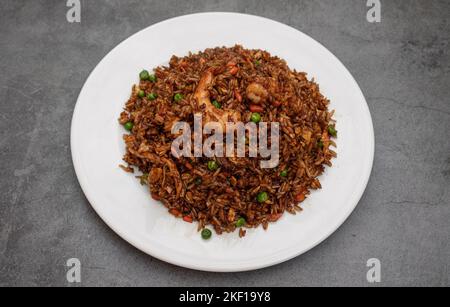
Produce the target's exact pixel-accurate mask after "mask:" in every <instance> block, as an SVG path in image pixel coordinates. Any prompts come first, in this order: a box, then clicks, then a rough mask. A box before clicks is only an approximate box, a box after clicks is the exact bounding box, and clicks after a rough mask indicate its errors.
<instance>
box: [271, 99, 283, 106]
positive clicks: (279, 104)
mask: <svg viewBox="0 0 450 307" xmlns="http://www.w3.org/2000/svg"><path fill="white" fill-rule="evenodd" d="M272 105H273V106H274V107H276V108H278V107H279V106H281V101H279V100H274V101H273V102H272Z"/></svg>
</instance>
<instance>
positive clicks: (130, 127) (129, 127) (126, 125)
mask: <svg viewBox="0 0 450 307" xmlns="http://www.w3.org/2000/svg"><path fill="white" fill-rule="evenodd" d="M123 126H124V128H125V130H128V131H131V130H133V126H134V125H133V123H132V122H127V123H126V124H125V125H123Z"/></svg>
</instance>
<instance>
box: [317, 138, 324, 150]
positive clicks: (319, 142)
mask: <svg viewBox="0 0 450 307" xmlns="http://www.w3.org/2000/svg"><path fill="white" fill-rule="evenodd" d="M317 147H319V148H320V149H322V148H323V147H324V144H323V141H322V140H319V141H318V142H317Z"/></svg>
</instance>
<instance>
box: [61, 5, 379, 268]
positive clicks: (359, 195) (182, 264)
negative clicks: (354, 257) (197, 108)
mask: <svg viewBox="0 0 450 307" xmlns="http://www.w3.org/2000/svg"><path fill="white" fill-rule="evenodd" d="M203 15H230V16H231V15H239V16H241V17H251V18H257V19H261V20H263V21H266V22H272V23H277V24H279V25H282V26H283V27H287V28H290V29H291V30H295V31H296V32H298V34H300V35H304V36H306V37H308V38H309V39H311V40H313V41H314V42H315V43H317V44H318V45H319V46H320V47H321V48H322V49H323V50H324V51H325V52H326V53H327V54H328V55H330V56H331V57H333V58H334V60H335V61H337V63H339V64H340V65H341V67H342V68H343V69H344V70H345V72H346V73H347V74H348V77H350V81H351V82H352V83H354V85H355V86H356V88H355V89H357V90H358V95H360V96H361V98H362V99H363V101H361V102H364V103H362V107H363V110H364V112H365V113H366V116H367V119H368V120H369V122H368V128H369V130H370V131H368V132H369V133H370V136H369V138H368V139H369V144H368V145H369V146H370V148H369V149H368V152H369V154H370V156H369V160H368V161H369V162H368V163H367V164H368V165H367V167H366V169H365V172H364V180H363V182H362V185H361V188H360V189H359V191H357V193H356V192H355V193H354V195H353V197H352V199H351V202H352V203H353V205H352V206H351V209H350V210H348V212H347V213H346V214H345V215H344V216H343V218H342V219H341V220H339V221H338V222H336V225H335V227H332V228H330V230H329V231H328V232H326V234H325V235H324V236H323V237H322V239H320V240H317V242H315V243H314V244H310V245H308V246H307V247H305V248H303V249H300V250H298V251H296V252H295V253H290V254H289V255H287V256H283V257H278V258H276V259H272V260H268V261H264V262H262V261H259V262H258V263H254V264H243V265H240V266H239V267H231V266H230V267H225V266H222V267H217V266H214V265H212V266H208V265H207V264H205V265H199V264H192V263H185V262H182V261H179V260H177V259H173V258H170V257H167V256H165V255H164V254H163V253H159V252H157V251H155V250H152V251H150V250H149V249H148V248H147V247H146V246H143V244H141V243H140V242H138V241H136V240H135V239H134V238H130V237H129V236H128V235H126V234H125V233H123V232H122V231H121V230H120V229H119V228H118V227H116V226H114V223H113V222H112V221H110V219H109V218H108V217H107V216H106V215H105V214H102V212H101V210H99V208H97V207H96V205H95V202H93V201H92V199H93V197H92V195H91V193H90V190H89V188H88V187H87V184H86V182H84V178H83V175H82V171H81V167H80V163H78V156H77V153H76V150H75V147H76V146H74V145H75V134H76V133H75V131H76V130H75V129H74V128H75V126H76V121H77V114H78V112H77V111H78V109H79V106H80V104H81V103H79V102H80V98H81V97H82V96H83V93H84V91H85V90H86V87H87V84H88V83H89V81H90V80H91V78H93V75H94V73H95V72H96V70H97V68H98V67H99V66H100V65H101V64H102V63H103V62H104V61H105V60H106V59H107V58H108V57H109V55H110V54H111V53H113V52H114V51H115V50H116V49H118V48H119V47H120V46H121V45H122V44H124V43H125V42H126V41H127V40H129V39H131V38H133V37H134V36H137V35H139V34H140V33H141V32H144V31H147V30H148V29H150V28H152V27H156V26H159V25H161V24H164V23H166V22H167V23H168V22H172V21H174V20H176V19H183V18H186V17H196V16H203ZM70 147H71V150H70V152H71V156H72V163H73V166H74V170H75V174H76V177H77V180H78V182H79V185H80V187H81V189H82V191H83V193H84V195H85V197H86V199H87V200H88V202H89V204H90V206H91V207H92V208H93V209H94V211H95V212H96V213H97V214H98V216H99V217H100V218H101V219H102V221H103V222H104V223H105V224H106V225H107V226H108V227H109V228H111V229H112V230H113V231H114V232H115V233H116V234H117V235H119V236H120V237H121V238H122V239H123V240H125V241H126V242H128V243H129V244H131V245H132V246H134V247H135V248H137V249H138V250H140V251H142V252H144V253H145V254H148V255H150V256H152V257H155V258H157V259H159V260H161V261H164V262H166V263H170V264H173V265H176V266H179V267H184V268H188V269H193V270H198V271H206V272H245V271H252V270H258V269H262V268H266V267H271V266H274V265H277V264H280V263H283V262H286V261H288V260H291V259H293V258H296V257H298V256H300V255H302V254H304V253H306V252H308V251H310V250H312V249H314V248H315V247H317V246H318V245H320V244H321V243H323V242H324V241H325V240H327V239H328V238H330V236H331V235H332V234H334V233H335V232H336V231H337V230H338V229H339V228H340V227H341V226H342V225H343V224H344V223H345V221H347V219H348V218H349V217H350V215H351V214H352V213H353V212H354V210H355V208H356V207H357V205H358V204H359V202H360V200H361V198H362V196H363V194H364V192H365V191H366V189H367V185H368V183H369V180H370V177H371V173H372V170H373V164H374V157H375V132H374V127H373V119H372V116H371V112H370V108H369V105H368V104H367V100H366V98H365V96H364V93H363V92H362V90H361V88H360V86H359V84H358V82H357V81H356V80H355V78H354V77H353V75H352V74H351V73H350V71H349V70H348V69H347V67H346V66H345V65H344V64H343V63H342V62H341V61H340V60H339V58H337V57H336V56H335V55H334V54H333V53H332V52H331V51H330V50H328V48H326V47H325V46H324V45H323V44H322V43H320V42H319V41H317V40H316V39H314V38H312V37H311V36H309V35H307V34H305V33H304V32H302V31H300V30H298V29H296V28H294V27H292V26H289V25H287V24H284V23H282V22H279V21H276V20H273V19H270V18H267V17H262V16H258V15H252V14H245V13H236V12H219V11H214V12H203V13H193V14H186V15H180V16H176V17H172V18H169V19H165V20H162V21H160V22H157V23H154V24H152V25H150V26H148V27H145V28H143V29H141V30H139V31H137V32H136V33H134V34H132V35H130V36H128V37H126V38H125V39H124V40H122V41H121V42H120V43H119V44H117V45H115V46H114V47H113V48H112V49H111V50H110V51H109V52H108V53H106V54H105V55H104V56H103V57H102V59H101V60H100V61H99V62H98V63H97V64H96V66H95V67H94V68H93V69H92V70H91V72H90V73H89V75H88V77H87V78H86V80H85V82H84V84H83V86H82V88H81V90H80V93H79V95H78V97H77V100H76V103H75V107H74V109H73V115H72V120H71V127H70Z"/></svg>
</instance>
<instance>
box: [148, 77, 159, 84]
mask: <svg viewBox="0 0 450 307" xmlns="http://www.w3.org/2000/svg"><path fill="white" fill-rule="evenodd" d="M157 79H158V78H156V76H155V75H149V76H148V81H150V82H153V83H154V82H156V80H157Z"/></svg>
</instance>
